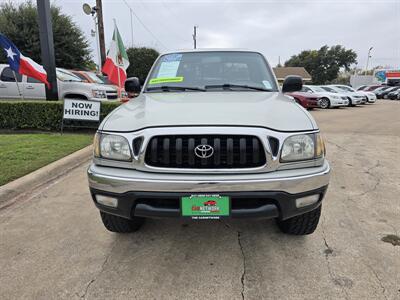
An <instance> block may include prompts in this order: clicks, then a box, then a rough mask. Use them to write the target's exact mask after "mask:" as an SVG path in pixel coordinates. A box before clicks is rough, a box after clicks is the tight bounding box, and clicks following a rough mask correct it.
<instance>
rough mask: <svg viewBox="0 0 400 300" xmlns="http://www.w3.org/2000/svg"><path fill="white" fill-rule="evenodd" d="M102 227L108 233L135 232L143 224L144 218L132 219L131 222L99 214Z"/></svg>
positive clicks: (102, 213)
mask: <svg viewBox="0 0 400 300" xmlns="http://www.w3.org/2000/svg"><path fill="white" fill-rule="evenodd" d="M100 216H101V220H102V221H103V224H104V227H106V228H107V229H108V230H109V231H112V232H118V233H128V232H135V231H137V230H138V229H139V228H140V227H141V226H142V224H143V223H144V218H138V217H133V219H132V220H128V219H125V218H121V217H118V216H114V215H110V214H107V213H105V212H102V211H101V212H100Z"/></svg>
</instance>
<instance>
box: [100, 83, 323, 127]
mask: <svg viewBox="0 0 400 300" xmlns="http://www.w3.org/2000/svg"><path fill="white" fill-rule="evenodd" d="M185 125H191V126H193V125H198V126H200V125H204V126H207V125H218V126H224V125H227V126H229V125H230V126H257V127H267V128H270V129H274V130H277V131H304V130H313V129H317V125H316V123H315V121H314V119H313V118H312V116H311V115H310V114H309V113H308V112H307V111H306V110H304V109H303V108H302V107H301V106H299V105H297V104H296V103H294V102H293V100H291V99H289V98H287V97H285V96H284V95H282V94H281V93H277V92H247V91H246V92H226V91H225V92H222V91H221V92H177V93H172V92H164V93H141V94H140V95H139V96H138V97H137V98H134V99H132V100H131V101H129V102H127V103H125V104H122V105H121V106H120V107H119V108H117V109H116V110H114V111H113V112H112V113H111V114H110V115H109V116H108V117H107V118H106V119H105V120H104V121H103V123H102V124H101V125H100V127H99V128H100V129H102V130H105V131H119V132H127V131H136V130H139V129H142V128H146V127H162V126H185Z"/></svg>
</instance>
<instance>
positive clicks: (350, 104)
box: [347, 98, 353, 107]
mask: <svg viewBox="0 0 400 300" xmlns="http://www.w3.org/2000/svg"><path fill="white" fill-rule="evenodd" d="M347 99H349V104H347V106H350V107H351V106H353V102H351V98H347Z"/></svg>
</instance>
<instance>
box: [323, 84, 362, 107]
mask: <svg viewBox="0 0 400 300" xmlns="http://www.w3.org/2000/svg"><path fill="white" fill-rule="evenodd" d="M319 87H320V88H321V89H323V90H325V91H327V92H329V93H334V94H337V95H339V96H340V97H346V99H347V100H348V103H347V106H354V105H357V104H361V99H358V98H357V99H352V97H351V96H350V95H348V94H347V93H345V92H344V91H342V90H340V89H337V88H334V87H331V86H325V85H321V86H319Z"/></svg>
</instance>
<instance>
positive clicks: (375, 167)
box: [0, 101, 400, 299]
mask: <svg viewBox="0 0 400 300" xmlns="http://www.w3.org/2000/svg"><path fill="white" fill-rule="evenodd" d="M312 114H313V115H314V117H315V118H316V120H317V122H318V124H319V125H320V128H321V130H322V133H323V135H324V137H325V139H326V146H327V151H328V159H329V161H330V163H331V165H332V169H333V171H332V177H331V184H330V187H329V190H328V193H327V196H326V198H325V200H324V203H323V210H322V211H323V212H322V217H321V220H320V224H319V227H318V229H317V230H316V232H315V233H314V234H312V235H310V236H305V237H296V236H289V235H284V234H282V233H280V232H279V230H278V228H277V227H276V226H275V223H274V221H273V220H269V221H265V220H246V221H244V220H240V221H239V220H228V221H191V222H184V221H181V220H174V219H172V220H148V221H147V223H146V224H145V225H144V226H143V228H142V229H141V230H140V231H139V232H137V233H133V234H124V235H119V234H114V233H110V232H108V231H106V230H105V229H104V227H103V225H102V223H101V221H100V217H99V213H98V211H97V209H96V208H95V207H94V205H93V203H92V201H91V199H90V195H89V191H88V186H87V179H86V173H85V172H86V168H87V163H84V164H82V165H81V166H79V167H77V168H75V169H74V170H72V171H70V172H69V173H67V174H65V175H63V176H62V177H60V178H58V179H56V180H54V181H52V182H50V183H48V184H47V185H46V186H44V187H41V188H40V189H39V190H36V191H33V192H32V193H31V194H29V195H26V196H25V197H22V198H21V199H19V200H18V201H14V202H12V203H11V204H10V205H6V206H4V207H3V209H1V210H0V299H74V298H75V299H111V298H113V299H126V298H129V299H400V245H399V241H398V240H397V238H398V237H399V236H400V201H399V194H400V101H398V102H395V101H378V103H376V104H373V105H364V106H360V107H354V108H340V109H330V110H315V111H312ZM396 237H397V238H396Z"/></svg>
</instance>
